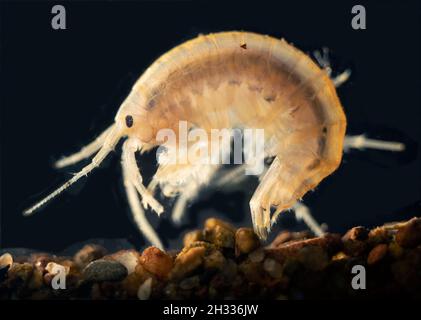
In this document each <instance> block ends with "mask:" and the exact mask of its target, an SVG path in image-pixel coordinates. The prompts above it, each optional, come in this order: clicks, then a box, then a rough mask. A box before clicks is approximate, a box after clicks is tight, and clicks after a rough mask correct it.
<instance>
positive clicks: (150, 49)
mask: <svg viewBox="0 0 421 320" xmlns="http://www.w3.org/2000/svg"><path fill="white" fill-rule="evenodd" d="M54 4H57V3H56V2H54V3H48V2H42V3H38V4H36V3H30V4H25V3H17V4H13V3H5V2H3V3H1V7H0V8H1V22H0V23H1V32H0V37H1V65H0V67H1V93H2V96H1V123H0V124H1V143H0V146H1V172H0V174H1V198H0V199H1V216H0V218H1V228H0V231H1V247H2V248H4V247H27V248H34V249H41V250H50V251H51V250H52V251H60V250H63V249H64V248H66V247H68V246H70V245H72V244H74V243H77V242H81V241H86V240H88V239H91V238H108V239H111V238H112V239H114V238H123V239H126V240H127V241H129V242H130V243H132V244H133V245H135V246H136V247H138V248H141V247H142V246H144V245H145V242H144V240H143V237H142V236H141V235H140V234H139V233H138V232H137V230H136V228H135V226H134V225H133V224H132V223H131V218H130V215H129V211H128V205H127V203H126V197H125V194H124V190H123V187H122V179H121V170H120V166H119V164H120V159H119V154H120V147H119V148H117V150H116V152H115V153H114V154H113V155H112V156H110V157H109V159H108V160H107V161H106V162H105V163H104V165H103V166H102V167H101V168H100V169H97V170H95V172H94V173H92V174H91V175H90V176H89V179H83V181H80V182H79V183H78V184H77V186H75V187H74V188H72V189H71V190H70V191H69V192H65V193H64V194H63V195H62V196H61V197H60V198H59V199H57V200H56V201H53V202H52V203H50V205H49V206H47V207H46V208H45V209H44V210H42V211H41V212H39V213H38V214H36V215H34V216H32V217H29V218H24V217H23V216H22V215H21V212H22V210H23V209H25V208H26V207H28V206H29V205H31V204H33V202H35V201H37V200H39V199H40V198H41V197H43V196H45V195H47V194H48V193H49V191H51V190H52V189H53V188H54V187H57V186H58V185H59V184H61V183H62V182H64V181H65V180H66V179H67V178H69V177H70V174H69V173H70V172H75V171H77V170H78V169H80V168H81V166H82V164H80V165H77V166H74V167H72V168H66V169H65V170H62V171H55V170H54V169H53V168H52V166H51V165H52V163H53V161H54V160H56V159H58V158H60V157H61V156H62V155H67V154H69V153H71V152H74V151H77V150H78V149H79V148H80V147H81V146H82V145H84V144H86V143H88V142H89V141H91V140H92V139H93V138H94V137H95V136H96V135H98V134H99V133H100V132H101V131H102V130H103V129H104V128H106V127H107V126H108V125H109V124H110V123H111V122H112V121H113V118H114V115H115V113H116V111H117V109H118V107H119V104H120V103H121V102H122V100H123V99H124V98H125V96H126V95H127V94H128V92H129V90H130V88H131V86H132V85H133V83H134V82H135V81H136V79H137V77H138V76H139V75H140V74H141V73H142V72H143V71H144V70H145V68H146V67H147V66H148V65H150V64H151V63H152V62H153V61H154V59H155V58H157V57H158V56H159V55H160V54H162V53H164V52H165V51H167V50H169V49H171V48H172V47H173V46H175V45H177V44H179V43H181V42H183V41H185V40H187V39H190V38H193V37H195V36H197V34H199V33H208V32H215V31H223V30H234V29H235V30H247V31H254V32H259V33H264V34H270V35H273V36H276V37H285V39H286V40H287V41H289V42H292V43H294V44H295V45H296V46H297V47H298V48H300V49H302V50H304V51H306V52H312V51H313V50H315V49H320V48H321V47H322V46H327V47H329V48H330V50H331V56H332V63H333V68H334V70H336V71H337V72H340V71H343V70H344V69H346V68H351V69H352V72H353V73H352V77H351V79H350V81H349V82H348V83H346V84H345V85H344V86H343V87H341V88H340V89H339V90H338V93H339V96H340V98H341V101H342V103H343V106H344V108H345V112H346V114H347V117H348V122H349V125H348V133H351V134H359V133H363V132H366V133H367V134H368V135H369V136H370V137H372V138H384V139H389V140H398V141H403V142H405V143H406V144H407V147H408V150H407V151H406V152H404V153H401V154H393V153H390V152H381V151H365V152H362V151H353V152H351V153H349V154H346V155H345V156H344V160H343V163H342V165H341V167H340V168H339V169H338V170H337V171H336V172H335V173H334V174H333V175H332V176H331V177H329V178H327V179H326V180H324V181H323V182H322V183H321V184H320V186H318V187H317V189H316V190H315V192H312V193H310V194H308V195H306V196H305V198H304V201H305V202H306V204H307V205H309V206H310V207H311V209H312V212H313V214H314V216H315V217H316V219H317V220H318V221H319V222H326V223H327V224H328V225H329V230H330V231H334V232H343V231H345V230H346V229H347V228H349V227H351V226H354V225H357V224H362V225H366V226H374V225H377V224H382V223H384V222H387V221H393V220H402V219H406V218H408V217H411V216H414V215H418V216H419V215H420V212H421V210H420V204H419V201H420V183H419V182H420V172H419V169H420V167H421V166H420V160H419V159H420V158H419V149H418V148H419V144H418V142H419V137H420V130H419V127H420V124H421V122H420V120H421V118H420V96H419V92H420V88H421V86H420V79H419V76H420V62H419V61H420V39H421V38H420V10H419V6H417V5H416V3H415V2H402V1H399V2H398V1H393V2H389V1H382V2H380V1H379V2H369V3H364V2H362V1H355V2H354V1H350V2H345V1H335V2H333V1H332V2H323V1H322V2H321V1H308V2H298V1H277V2H273V3H271V2H263V1H256V2H247V3H246V2H243V1H241V2H237V3H235V2H233V3H230V4H227V3H225V2H189V1H186V2H138V3H136V2H124V3H114V2H88V3H79V2H78V3H66V2H65V3H62V4H64V6H65V8H66V10H67V30H53V29H52V28H51V24H50V23H51V18H52V14H51V8H52V6H53V5H54ZM355 4H364V6H365V8H366V10H367V29H366V30H358V31H356V30H353V29H352V28H351V19H352V15H351V8H352V6H353V5H355ZM153 159H154V156H153V155H152V156H149V157H140V158H139V161H140V162H141V165H142V167H143V168H146V169H145V170H147V171H148V173H149V176H150V174H151V173H152V172H153V170H154V164H153V163H152V160H153ZM147 175H148V174H147ZM255 186H256V183H255V182H252V183H251V187H246V184H244V189H245V190H243V191H231V192H218V191H217V192H213V193H208V194H205V195H204V196H203V197H202V199H201V200H198V201H197V202H196V203H195V204H193V205H192V206H191V207H190V212H189V214H188V221H186V223H185V224H184V225H183V226H182V227H179V228H176V227H174V226H171V224H170V223H169V221H168V213H166V214H165V215H164V217H163V218H162V220H161V221H160V222H159V223H158V221H157V219H156V218H155V217H154V215H153V214H149V216H150V218H151V220H152V221H153V223H154V224H155V225H157V230H158V232H159V234H160V235H161V237H163V238H164V241H165V244H166V245H172V246H174V245H175V243H177V241H178V240H179V239H180V236H181V235H182V234H183V233H184V232H185V231H186V230H188V229H191V228H193V227H198V226H199V224H200V223H202V221H203V220H204V219H205V218H206V217H208V216H210V215H211V214H213V213H212V212H211V211H210V210H212V209H213V210H214V211H215V212H218V213H219V214H220V215H221V216H224V217H225V218H226V219H228V220H229V221H231V222H233V223H235V224H237V225H240V224H241V225H251V220H250V217H249V211H248V206H247V202H248V200H249V197H250V196H251V194H252V192H253V189H254V188H255ZM169 207H170V206H169V204H168V203H167V208H169ZM303 227H304V226H303V225H302V224H297V223H296V222H295V221H294V219H293V215H292V214H291V213H286V214H285V215H284V216H283V217H282V219H281V220H280V222H279V224H278V226H277V230H279V229H282V228H295V229H300V228H303ZM275 232H276V231H275Z"/></svg>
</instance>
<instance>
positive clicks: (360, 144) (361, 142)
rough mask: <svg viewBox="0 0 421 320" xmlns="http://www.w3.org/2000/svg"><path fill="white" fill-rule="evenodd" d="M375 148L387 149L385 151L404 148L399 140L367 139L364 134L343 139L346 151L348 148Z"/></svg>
mask: <svg viewBox="0 0 421 320" xmlns="http://www.w3.org/2000/svg"><path fill="white" fill-rule="evenodd" d="M351 148H354V149H364V148H370V149H377V150H387V151H396V152H397V151H403V150H405V145H404V144H403V143H401V142H393V141H382V140H375V139H368V138H366V137H365V135H363V134H362V135H357V136H346V137H345V140H344V151H345V152H347V151H349V149H351Z"/></svg>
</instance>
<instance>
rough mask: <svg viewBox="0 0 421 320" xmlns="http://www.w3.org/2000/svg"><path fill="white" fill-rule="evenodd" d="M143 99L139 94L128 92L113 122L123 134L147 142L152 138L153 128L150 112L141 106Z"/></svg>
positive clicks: (153, 135)
mask: <svg viewBox="0 0 421 320" xmlns="http://www.w3.org/2000/svg"><path fill="white" fill-rule="evenodd" d="M144 100H145V99H142V97H140V96H139V95H135V94H133V93H132V94H130V95H129V96H128V97H127V99H126V100H125V101H124V102H123V104H122V105H121V107H120V109H119V111H118V112H117V115H116V116H115V123H116V125H117V127H118V128H119V130H120V131H121V134H122V135H123V136H128V137H133V138H137V139H139V140H140V141H141V142H143V143H145V144H148V143H151V142H152V141H153V140H154V138H155V130H154V128H153V126H152V124H151V119H150V116H151V115H150V112H149V111H148V110H147V109H146V108H145V107H143V106H144V105H145V101H144Z"/></svg>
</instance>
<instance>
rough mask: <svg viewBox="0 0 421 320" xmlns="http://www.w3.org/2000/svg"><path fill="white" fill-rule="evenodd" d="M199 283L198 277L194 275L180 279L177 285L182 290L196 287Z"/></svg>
mask: <svg viewBox="0 0 421 320" xmlns="http://www.w3.org/2000/svg"><path fill="white" fill-rule="evenodd" d="M199 284H200V281H199V277H198V276H194V277H190V278H186V279H184V280H182V281H181V282H180V284H179V286H180V288H181V289H183V290H191V289H193V288H196V287H198V286H199Z"/></svg>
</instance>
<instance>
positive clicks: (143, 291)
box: [137, 278, 152, 300]
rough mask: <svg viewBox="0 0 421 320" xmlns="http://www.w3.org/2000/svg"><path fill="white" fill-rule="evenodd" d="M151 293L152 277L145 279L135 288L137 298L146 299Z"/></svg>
mask: <svg viewBox="0 0 421 320" xmlns="http://www.w3.org/2000/svg"><path fill="white" fill-rule="evenodd" d="M151 293H152V278H148V279H146V280H145V281H144V282H143V283H142V284H141V285H140V286H139V289H138V290H137V298H138V299H139V300H148V299H149V298H150V296H151Z"/></svg>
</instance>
